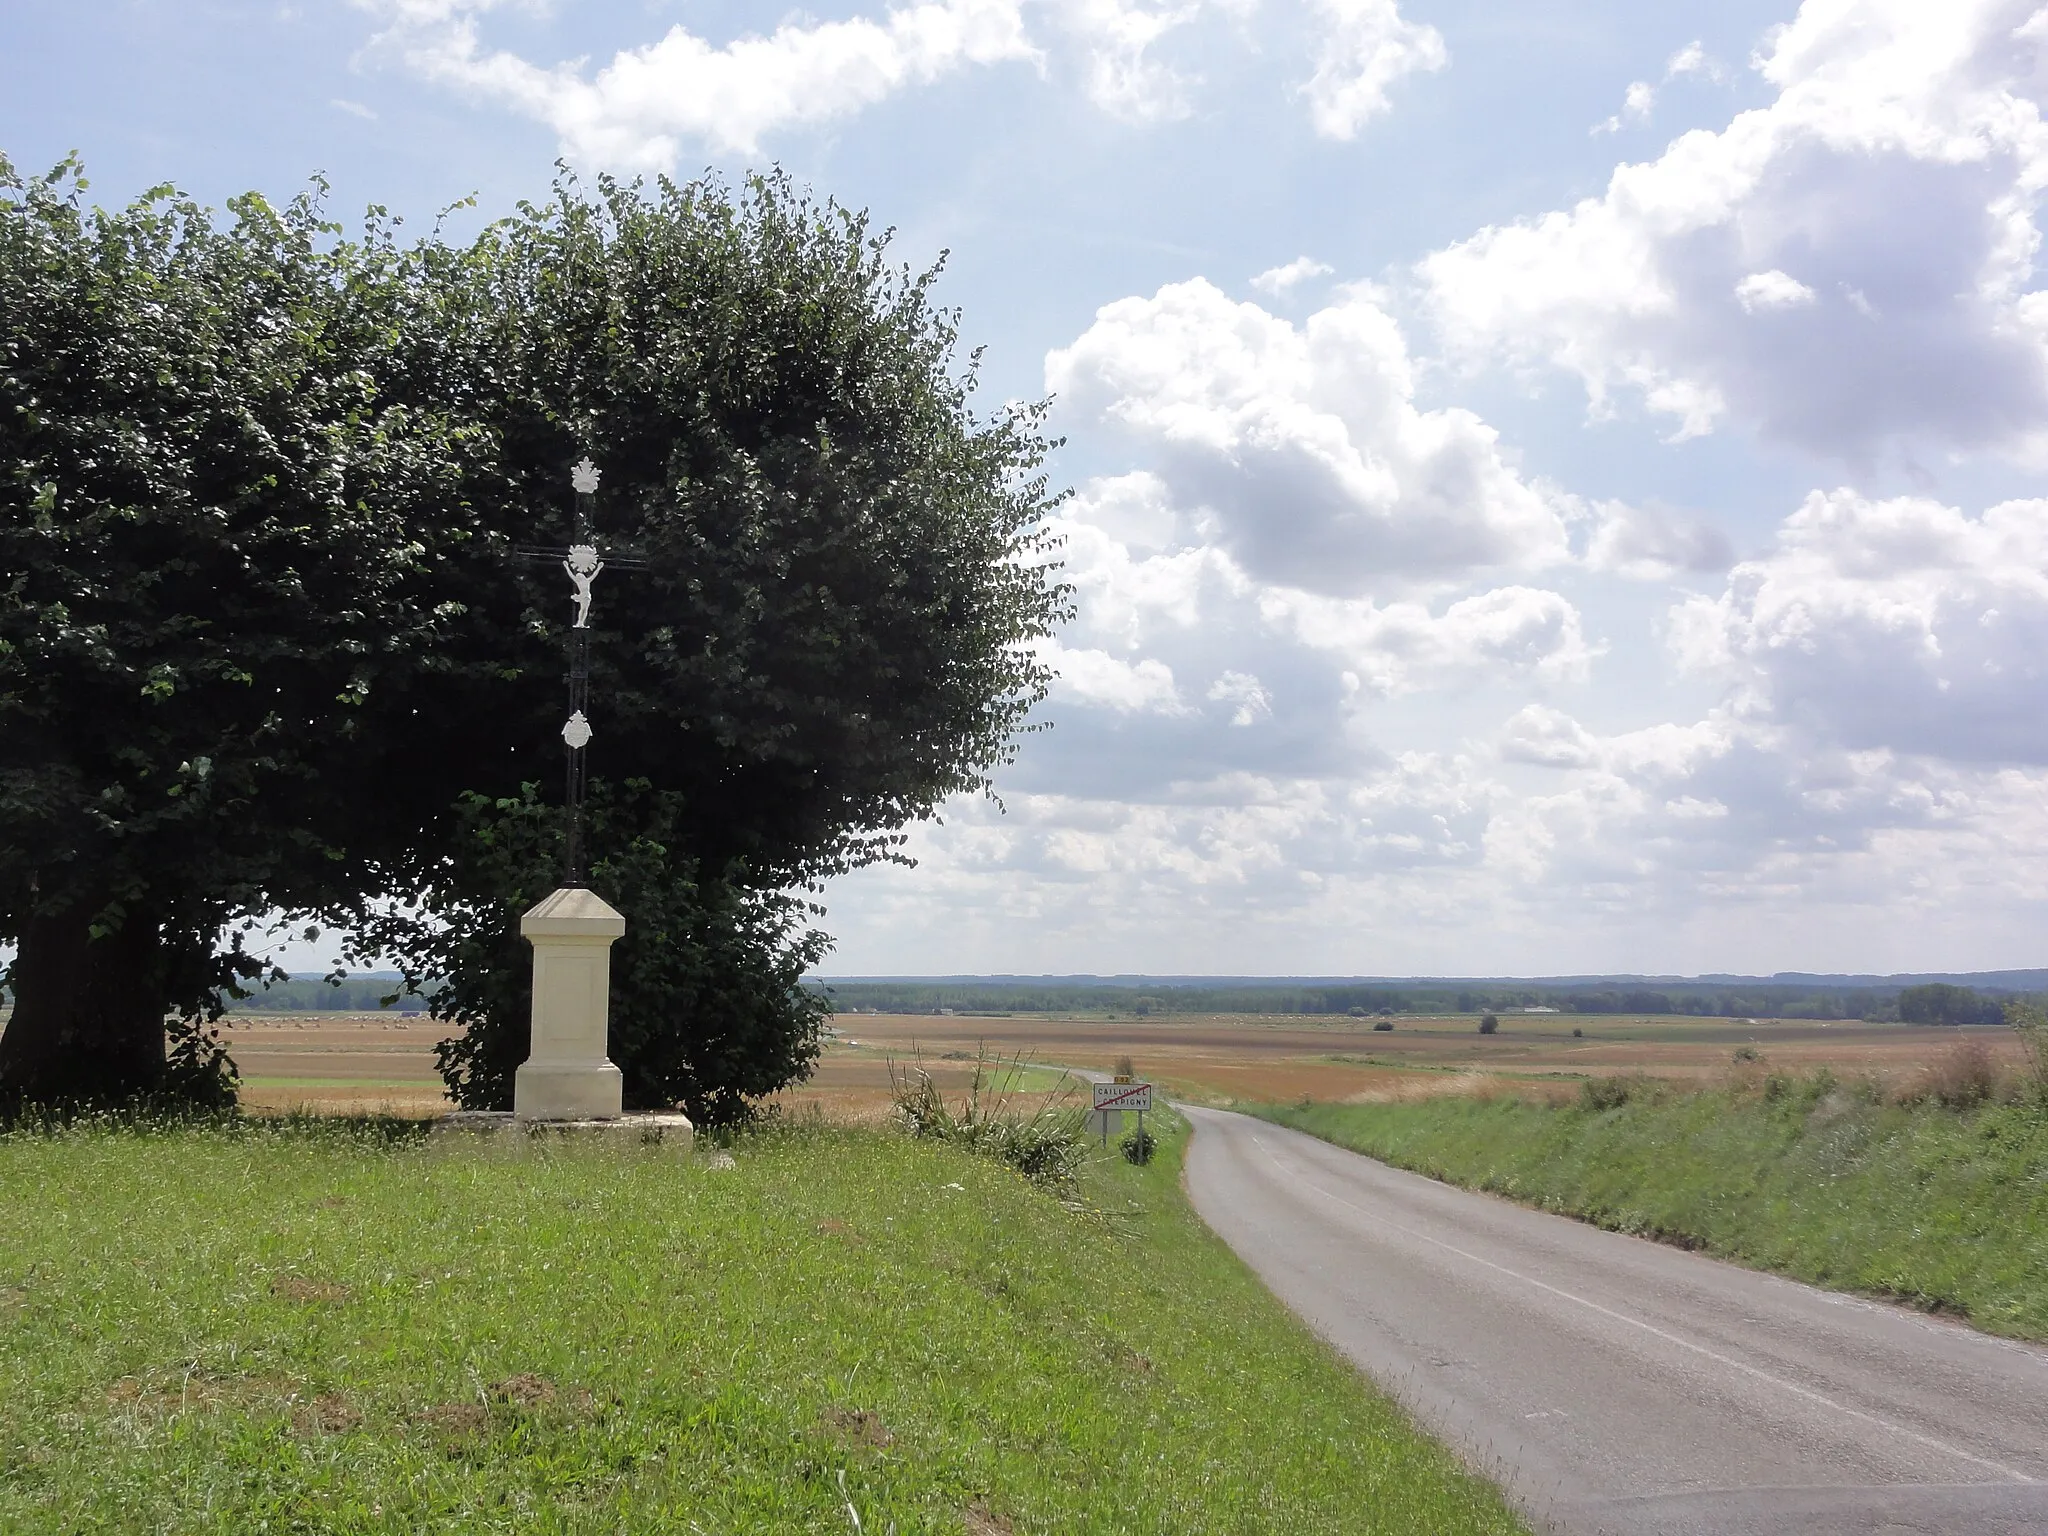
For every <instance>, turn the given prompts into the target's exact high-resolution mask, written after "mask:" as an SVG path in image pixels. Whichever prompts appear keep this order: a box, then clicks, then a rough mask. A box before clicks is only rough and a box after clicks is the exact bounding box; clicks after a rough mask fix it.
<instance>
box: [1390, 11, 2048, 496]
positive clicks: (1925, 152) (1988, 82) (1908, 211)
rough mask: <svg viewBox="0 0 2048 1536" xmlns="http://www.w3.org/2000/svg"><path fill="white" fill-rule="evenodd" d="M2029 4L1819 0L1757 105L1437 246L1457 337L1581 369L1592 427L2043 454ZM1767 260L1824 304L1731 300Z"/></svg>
mask: <svg viewBox="0 0 2048 1536" xmlns="http://www.w3.org/2000/svg"><path fill="white" fill-rule="evenodd" d="M2033 5H2034V0H1955V3H1952V4H1946V5H1928V4H1925V3H1922V0H1860V3H1858V0H1808V3H1807V4H1806V5H1805V6H1803V7H1802V9H1801V10H1800V12H1799V15H1798V17H1797V19H1796V20H1795V21H1794V22H1793V23H1792V24H1791V25H1790V26H1788V27H1785V28H1783V29H1781V30H1779V31H1778V32H1777V33H1775V34H1774V36H1773V38H1772V39H1771V41H1770V43H1769V44H1768V48H1767V52H1766V54H1765V56H1764V57H1763V58H1762V59H1761V61H1760V66H1759V67H1760V68H1761V70H1762V73H1763V75H1764V77H1765V78H1766V80H1767V81H1768V82H1769V83H1770V84H1771V85H1773V86H1775V87H1776V88H1777V91H1778V94H1777V96H1776V98H1775V100H1773V101H1772V102H1771V103H1770V104H1769V105H1768V106H1766V107H1763V108H1759V109H1756V110H1753V111H1747V112H1743V113H1741V114H1739V115H1738V116H1737V117H1736V118H1735V119H1734V120H1733V121H1732V122H1731V123H1729V125H1728V126H1727V127H1726V128H1725V129H1723V130H1721V131H1720V132H1704V131H1701V132H1693V133H1687V134H1684V135H1682V136H1680V137H1679V138H1678V139H1677V140H1675V141H1674V142H1673V143H1672V144H1671V145H1670V146H1669V147H1668V148H1667V149H1666V150H1665V152H1664V154H1663V155H1662V156H1661V157H1660V158H1658V159H1656V160H1654V161H1651V162H1649V163H1646V164H1629V165H1622V166H1620V167H1618V168H1617V169H1616V170H1615V172H1614V174H1613V176H1612V178H1611V179H1610V181H1609V183H1608V187H1607V190H1606V192H1605V193H1604V194H1603V195H1602V196H1599V197H1594V198H1588V199H1586V200H1585V201H1583V202H1581V203H1579V204H1578V205H1577V206H1576V207H1574V208H1572V209H1570V210H1568V211H1557V212H1552V213H1548V214H1545V215H1543V216H1542V217H1540V218H1537V219H1533V220H1529V221H1526V222H1522V223H1517V224H1512V225H1506V226H1499V227H1489V228H1487V229H1484V230H1482V231H1480V232H1479V233H1478V234H1476V235H1474V236H1473V237H1472V238H1470V239H1468V240H1466V241H1463V242H1461V243H1459V244H1457V245H1453V246H1451V247H1449V248H1448V249H1446V250H1443V251H1440V252H1438V253H1436V254H1435V255H1433V256H1431V257H1429V258H1428V259H1427V260H1426V261H1425V262H1424V263H1423V264H1422V268H1421V271H1422V275H1423V277H1424V279H1425V281H1426V283H1427V286H1428V292H1429V297H1430V301H1431V305H1432V308H1433V311H1434V313H1435V315H1436V317H1437V319H1438V321H1439V322H1440V324H1441V327H1442V330H1443V334H1444V336H1445V338H1446V340H1447V341H1448V342H1449V343H1450V345H1451V346H1452V348H1453V349H1454V350H1456V351H1459V352H1461V353H1463V354H1465V355H1467V356H1468V357H1471V358H1473V359H1475V360H1476V359H1479V358H1484V357H1495V358H1502V359H1506V360H1509V361H1515V362H1534V361H1538V360H1543V361H1547V362H1549V363H1551V364H1554V365H1556V366H1558V367H1560V368H1563V369H1565V370H1567V371H1569V372H1571V373H1574V374H1576V375H1577V376H1578V377H1579V378H1580V379H1581V380H1582V381H1583V383H1584V385H1585V388H1586V390H1587V392H1588V397H1589V399H1590V401H1591V403H1592V406H1593V409H1594V410H1595V412H1596V413H1600V412H1605V411H1607V410H1610V409H1611V408H1612V400H1613V397H1614V395H1615V394H1616V393H1617V392H1621V391H1626V392H1631V393H1634V394H1636V395H1638V396H1640V398H1641V399H1642V400H1643V402H1644V403H1645V404H1646V405H1647V406H1648V407H1649V409H1650V410H1652V411H1653V412H1657V413H1660V414H1663V415H1666V416H1669V417H1671V418H1673V419H1674V420H1675V422H1676V430H1677V435H1679V436H1681V437H1684V436H1696V435H1699V434H1701V433H1705V432H1709V431H1712V430H1713V429H1714V428H1715V427H1716V426H1717V425H1718V424H1719V423H1720V422H1721V421H1722V420H1723V419H1724V418H1726V417H1729V416H1731V415H1732V416H1734V417H1735V418H1737V419H1740V420H1742V421H1744V422H1747V423H1750V424H1753V425H1754V426H1756V427H1757V428H1759V429H1761V430H1762V431H1763V432H1764V433H1765V434H1766V435H1768V436H1771V437H1773V438H1778V439H1782V440H1786V441H1790V442H1794V443H1797V444H1800V445H1802V446H1804V447H1806V448H1808V449H1811V450H1814V451H1817V452H1821V453H1825V454H1829V455H1834V456H1840V457H1845V458H1848V459H1851V460H1860V459H1862V458H1865V457H1867V456H1869V455H1870V454H1872V453H1875V452H1877V451H1879V450H1880V449H1883V448H1885V447H1886V446H1887V445H1890V444H1894V443H1901V444H1910V443H1911V442H1913V441H1916V440H1926V441H1928V442H1931V443H1934V444H1937V445H1941V446H1947V447H1957V448H1966V447H1975V446H1992V447H1998V448H2002V449H2008V450H2011V451H2015V452H2022V453H2027V452H2032V451H2034V450H2035V449H2036V448H2037V447H2038V446H2039V444H2038V442H2037V439H2040V438H2042V437H2043V435H2044V429H2048V366H2044V363H2048V359H2044V350H2043V340H2044V332H2048V297H2043V296H2040V295H2036V294H2033V293H2032V292H2031V291H2030V288H2029V285H2030V284H2031V283H2032V281H2033V278H2032V265H2033V260H2034V255H2035V251H2036V247H2037V245H2038V243H2039V237H2038V234H2037V231H2036V229H2035V225H2034V223H2033V214H2034V210H2035V206H2036V202H2037V199H2038V195H2039V191H2040V189H2041V187H2042V186H2043V185H2044V184H2048V129H2044V126H2043V123H2042V120H2041V115H2040V111H2039V108H2038V104H2037V98H2038V82H2039V80H2040V78H2041V72H2042V67H2043V55H2042V46H2043V41H2044V33H2048V28H2044V27H2038V26H2032V25H2022V24H2023V23H2026V22H2027V21H2028V18H2029V16H2030V15H2031V14H2032V12H2033ZM1681 57H1683V55H1682V54H1681ZM1674 63H1676V61H1674ZM1702 67H1704V66H1702ZM1773 272H1777V273H1789V272H1797V273H1798V274H1799V278H1798V279H1797V281H1798V283H1799V286H1800V287H1803V288H1807V289H1809V290H1810V291H1811V293H1812V294H1813V295H1814V297H1813V299H1812V300H1811V301H1810V302H1806V303H1802V304H1800V305H1798V306H1797V307H1795V308H1791V309H1787V308H1785V307H1783V306H1782V305H1772V304H1769V303H1759V302H1758V301H1759V300H1763V299H1769V298H1771V297H1778V298H1784V297H1787V296H1791V295H1792V292H1793V290H1792V288H1791V287H1790V286H1789V285H1775V286H1773V287H1770V288H1756V287H1751V288H1749V289H1747V291H1746V302H1745V299H1744V298H1741V297H1738V289H1739V285H1742V284H1743V283H1745V281H1746V280H1747V279H1749V278H1754V277H1768V275H1769V274H1771V273H1773Z"/></svg>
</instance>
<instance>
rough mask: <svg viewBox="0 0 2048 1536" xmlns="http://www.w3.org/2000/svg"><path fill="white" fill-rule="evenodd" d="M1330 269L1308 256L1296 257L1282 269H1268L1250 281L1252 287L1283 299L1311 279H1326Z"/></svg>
mask: <svg viewBox="0 0 2048 1536" xmlns="http://www.w3.org/2000/svg"><path fill="white" fill-rule="evenodd" d="M1331 270H1332V269H1331V268H1330V267H1329V266H1328V265H1327V264H1325V263H1323V262H1320V261H1317V260H1315V259H1314V258H1312V257H1308V256H1297V257H1295V258H1294V260H1292V261H1290V262H1288V263H1287V264H1286V265H1285V266H1283V267H1268V268H1267V269H1266V270H1265V271H1263V272H1261V273H1260V274H1259V275H1258V276H1257V277H1255V278H1253V279H1252V286H1253V287H1254V288H1256V289H1258V290H1259V292H1261V293H1270V294H1271V295H1272V296H1273V297H1274V298H1276V299H1281V298H1285V297H1286V296H1287V295H1288V294H1289V293H1292V292H1293V291H1294V290H1295V288H1297V287H1299V286H1300V285H1301V284H1303V283H1305V282H1307V281H1308V280H1309V279H1310V278H1313V277H1328V276H1329V275H1330V272H1331Z"/></svg>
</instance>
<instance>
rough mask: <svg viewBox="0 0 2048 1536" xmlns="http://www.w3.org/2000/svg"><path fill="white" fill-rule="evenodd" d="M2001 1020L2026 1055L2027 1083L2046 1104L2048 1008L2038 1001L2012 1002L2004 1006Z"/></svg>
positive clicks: (2047, 1086) (2047, 1087)
mask: <svg viewBox="0 0 2048 1536" xmlns="http://www.w3.org/2000/svg"><path fill="white" fill-rule="evenodd" d="M2005 1022H2006V1023H2008V1024H2010V1025H2011V1026H2012V1028H2013V1033H2014V1034H2016V1035H2018V1036H2019V1037H2020V1049H2021V1050H2022V1051H2023V1052H2025V1054H2026V1062H2027V1075H2028V1076H2029V1077H2030V1078H2032V1080H2033V1081H2032V1082H2031V1083H2030V1084H2029V1085H2028V1086H2029V1087H2030V1088H2031V1089H2032V1090H2033V1093H2034V1097H2035V1098H2037V1099H2039V1100H2041V1101H2042V1102H2043V1103H2044V1104H2048V1009H2044V1008H2043V1007H2042V1006H2041V1005H2040V1004H2039V1003H2032V1002H2012V1003H2008V1004H2007V1005H2006V1009H2005Z"/></svg>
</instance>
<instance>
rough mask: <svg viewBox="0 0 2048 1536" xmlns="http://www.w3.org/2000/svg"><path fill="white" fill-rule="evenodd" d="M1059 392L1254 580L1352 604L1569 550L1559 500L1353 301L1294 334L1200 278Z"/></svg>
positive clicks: (1129, 328) (1134, 316)
mask: <svg viewBox="0 0 2048 1536" xmlns="http://www.w3.org/2000/svg"><path fill="white" fill-rule="evenodd" d="M1046 384H1047V387H1048V389H1050V390H1051V391H1053V392H1054V393H1055V394H1057V395H1058V396H1059V397H1060V399H1061V402H1062V404H1063V406H1064V407H1065V408H1066V409H1067V410H1069V411H1072V412H1075V413H1077V414H1078V415H1080V416H1082V417H1084V418H1086V419H1091V420H1095V421H1100V422H1103V423H1106V424H1110V425H1113V426H1116V427H1118V428H1121V429H1122V430H1123V431H1124V433H1126V434H1127V435H1128V437H1129V438H1130V439H1132V440H1133V441H1134V442H1135V443H1136V444H1137V445H1139V446H1140V447H1142V448H1143V449H1145V450H1146V451H1147V453H1148V455H1149V457H1150V459H1151V472H1152V473H1153V474H1155V475H1156V476H1157V478H1158V480H1159V482H1160V483H1161V484H1162V485H1163V486H1164V487H1165V488H1166V490H1167V491H1168V493H1169V494H1170V495H1171V497H1172V498H1173V500H1174V501H1175V502H1176V504H1177V505H1179V506H1181V507H1182V508H1184V509H1187V510H1188V511H1189V512H1190V513H1192V514H1193V515H1194V516H1195V517H1196V518H1197V519H1198V520H1199V522H1200V525H1201V528H1202V531H1203V533H1204V535H1205V537H1207V538H1208V540H1209V541H1210V542H1212V543H1213V544H1214V545H1215V546H1216V547H1218V548H1220V549H1223V550H1226V551H1228V552H1229V554H1230V555H1231V556H1232V558H1233V559H1234V560H1235V561H1236V562H1237V563H1238V564H1239V565H1240V566H1241V567H1242V568H1243V569H1244V570H1245V571H1246V572H1247V573H1249V574H1250V575H1251V576H1252V577H1253V578H1255V579H1257V580H1260V581H1270V582H1279V583H1284V584H1286V585H1290V586H1295V587H1300V588H1304V589H1306V590H1309V591H1315V592H1323V593H1330V594H1336V595H1349V594H1355V593H1358V592H1361V591H1364V590H1365V589H1367V588H1368V587H1369V586H1372V585H1373V584H1375V583H1387V582H1394V583H1398V582H1400V581H1402V580H1404V579H1414V578H1431V577H1433V578H1438V579H1441V578H1445V577H1448V576H1453V575H1462V574H1464V573H1467V572H1470V571H1472V570H1475V569H1479V568H1485V567H1493V566H1505V565H1514V566H1517V567H1520V568H1523V569H1528V568H1534V567H1540V566H1542V565H1544V564H1548V563H1552V562H1555V561H1559V560H1562V559H1563V558H1565V555H1566V540H1565V530H1564V522H1563V518H1562V517H1561V515H1560V512H1559V509H1558V508H1557V506H1555V505H1553V500H1554V498H1553V497H1552V496H1550V495H1548V494H1547V493H1545V492H1544V491H1542V490H1540V489H1539V488H1537V487H1534V486H1531V485H1529V484H1528V483H1526V482H1524V481H1523V480H1522V479H1521V477H1520V476H1519V475H1518V474H1517V473H1516V471H1515V470H1514V468H1513V467H1512V466H1511V465H1510V463H1509V462H1508V460H1507V458H1506V456H1505V455H1504V454H1503V452H1502V450H1501V447H1500V444H1499V442H1498V438H1497V434H1496V433H1495V432H1494V430H1493V429H1492V428H1491V427H1489V426H1488V425H1487V424H1486V423H1485V422H1483V421H1481V420H1480V419H1479V418H1478V417H1477V416H1475V415H1473V414H1472V413H1471V412H1469V411H1465V410H1459V409H1443V410H1433V411H1425V410H1420V409H1418V408H1417V407H1416V405H1415V401H1414V395H1415V383H1414V377H1413V368H1412V365H1411V362H1410V359H1409V356H1408V351H1407V347H1406V344H1405V342H1404V341H1403V339H1402V337H1401V333H1400V331H1399V329H1398V327H1397V326H1396V325H1395V324H1394V321H1393V320H1392V319H1391V318H1390V317H1389V316H1388V315H1387V314H1386V313H1385V311H1384V310H1382V309H1381V308H1380V307H1379V306H1378V304H1377V303H1375V302H1374V300H1373V297H1372V296H1371V295H1370V294H1369V293H1366V292H1363V291H1358V290H1353V291H1351V292H1349V293H1348V294H1347V295H1346V296H1345V297H1343V298H1342V299H1340V300H1339V302H1337V303H1336V304H1333V305H1331V306H1330V307H1328V308H1326V309H1323V310H1321V311H1318V312H1317V313H1316V314H1314V315H1312V316H1311V317H1310V318H1309V320H1308V321H1307V323H1306V324H1305V325H1303V326H1300V327H1297V326H1295V325H1293V324H1291V323H1290V322H1288V321H1286V320H1283V319H1279V318H1277V317H1275V316H1273V315H1271V314H1269V313H1267V312H1266V311H1265V310H1263V309H1261V308H1259V307H1258V306H1257V305H1255V304H1248V303H1246V304H1240V303H1236V302H1233V301H1232V300H1231V299H1229V298H1228V297H1226V296H1225V295H1224V294H1223V293H1222V292H1220V291H1219V290H1218V289H1217V288H1216V287H1215V286H1213V285H1212V284H1210V283H1209V282H1207V281H1206V280H1205V279H1202V278H1195V279H1193V280H1191V281H1188V282H1184V283H1174V284H1170V285H1168V286H1167V287H1164V288H1161V289H1160V290H1159V291H1158V292H1157V293H1156V294H1154V295H1153V296H1152V297H1150V298H1128V299H1121V300H1119V301H1117V302H1116V303H1113V304H1109V305H1106V306H1104V307H1103V308H1102V309H1100V310H1098V311H1097V312H1096V317H1095V323H1094V324H1093V325H1092V326H1090V327H1089V329H1088V330H1087V331H1086V332H1085V333H1084V334H1083V335H1082V336H1080V337H1079V338H1078V339H1077V340H1076V341H1075V342H1074V343H1073V344H1072V345H1070V346H1067V347H1063V348H1060V349H1057V350H1055V351H1053V352H1052V353H1050V354H1048V356H1047V359H1046Z"/></svg>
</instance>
